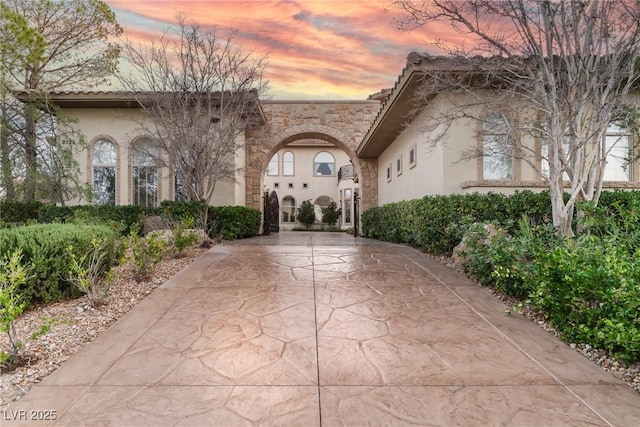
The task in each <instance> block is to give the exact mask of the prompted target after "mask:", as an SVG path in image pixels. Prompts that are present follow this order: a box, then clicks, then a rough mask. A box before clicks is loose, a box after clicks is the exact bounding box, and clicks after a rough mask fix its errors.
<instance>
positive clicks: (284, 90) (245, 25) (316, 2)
mask: <svg viewBox="0 0 640 427" xmlns="http://www.w3.org/2000/svg"><path fill="white" fill-rule="evenodd" d="M107 4H108V5H109V6H111V7H112V8H113V9H114V11H115V13H116V16H117V18H118V20H119V22H120V23H121V24H122V25H123V26H124V27H125V36H128V37H129V38H131V39H133V40H138V41H143V40H149V39H150V38H152V37H155V36H157V34H158V33H159V31H161V29H163V28H166V27H167V26H168V25H170V24H171V23H173V22H175V15H176V13H177V12H178V11H180V12H182V13H184V15H185V17H186V19H187V21H188V22H191V21H195V22H196V23H198V24H199V25H201V26H203V27H208V26H216V27H217V28H218V29H219V30H223V31H224V30H226V29H228V28H235V29H237V31H238V34H237V41H238V43H239V44H240V45H241V46H242V47H243V48H244V49H247V50H251V51H254V52H255V53H256V54H258V55H268V64H269V65H268V69H267V77H268V79H269V80H270V82H271V85H270V86H271V87H272V89H273V92H274V96H276V97H282V96H295V97H304V96H305V95H308V96H309V97H324V96H328V95H323V94H331V96H334V97H335V96H338V97H344V98H355V99H363V98H366V96H368V95H369V94H371V93H373V92H376V91H378V90H379V89H381V88H383V87H390V86H391V85H392V84H393V82H394V81H395V79H396V78H397V76H398V74H399V73H400V72H401V70H402V68H403V66H404V64H405V59H406V56H407V55H408V54H409V52H410V51H412V50H425V49H426V46H427V45H426V43H427V42H432V41H434V40H435V39H437V38H444V37H450V35H451V33H452V32H451V30H450V28H449V27H447V26H443V28H442V31H441V32H437V33H431V34H429V35H426V34H424V33H420V32H411V33H407V32H401V31H399V30H397V29H395V28H394V27H393V16H394V14H395V13H397V12H396V11H394V10H390V11H385V8H386V7H387V6H388V2H387V1H383V0H369V1H348V0H347V1H332V0H313V1H302V0H300V1H158V0H153V1H151V0H149V1H124V0H107Z"/></svg>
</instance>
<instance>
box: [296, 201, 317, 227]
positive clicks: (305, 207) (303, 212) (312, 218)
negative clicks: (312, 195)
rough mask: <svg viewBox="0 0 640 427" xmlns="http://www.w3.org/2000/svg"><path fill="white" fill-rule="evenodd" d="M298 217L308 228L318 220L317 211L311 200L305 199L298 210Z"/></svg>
mask: <svg viewBox="0 0 640 427" xmlns="http://www.w3.org/2000/svg"><path fill="white" fill-rule="evenodd" d="M296 219H297V220H298V222H299V223H301V224H304V226H305V227H306V228H307V230H308V229H309V227H310V226H311V225H312V224H313V223H314V222H316V212H315V211H314V209H313V204H312V203H311V201H310V200H305V201H303V202H302V203H301V204H300V206H299V207H298V211H297V212H296Z"/></svg>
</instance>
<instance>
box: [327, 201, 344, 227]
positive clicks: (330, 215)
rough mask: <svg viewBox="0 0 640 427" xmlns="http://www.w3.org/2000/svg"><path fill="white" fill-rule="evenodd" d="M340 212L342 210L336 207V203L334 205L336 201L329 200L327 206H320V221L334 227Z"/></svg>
mask: <svg viewBox="0 0 640 427" xmlns="http://www.w3.org/2000/svg"><path fill="white" fill-rule="evenodd" d="M341 213H342V210H341V209H338V205H336V202H331V203H329V206H327V207H326V208H322V222H323V223H325V224H327V225H329V226H330V227H335V226H336V222H338V218H340V214H341Z"/></svg>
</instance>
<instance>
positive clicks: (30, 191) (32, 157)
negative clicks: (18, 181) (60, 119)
mask: <svg viewBox="0 0 640 427" xmlns="http://www.w3.org/2000/svg"><path fill="white" fill-rule="evenodd" d="M35 108H36V107H35V106H34V105H33V104H31V103H30V102H25V104H24V113H25V114H24V118H25V135H24V157H25V166H26V171H25V172H26V174H25V177H24V195H23V200H24V201H25V202H30V201H32V200H35V199H36V187H37V181H38V147H37V142H36V138H37V136H36V117H35V114H36V112H35Z"/></svg>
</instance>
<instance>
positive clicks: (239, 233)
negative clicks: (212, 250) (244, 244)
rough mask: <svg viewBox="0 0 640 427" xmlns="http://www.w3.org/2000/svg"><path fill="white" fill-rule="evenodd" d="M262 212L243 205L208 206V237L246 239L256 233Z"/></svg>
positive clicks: (258, 229)
mask: <svg viewBox="0 0 640 427" xmlns="http://www.w3.org/2000/svg"><path fill="white" fill-rule="evenodd" d="M261 220H262V214H261V213H260V211H259V210H256V209H251V208H246V207H244V206H210V207H209V221H211V224H212V226H211V228H210V232H209V237H211V238H215V239H218V240H221V239H222V240H236V239H246V238H248V237H254V236H257V235H258V232H259V231H260V222H261Z"/></svg>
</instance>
